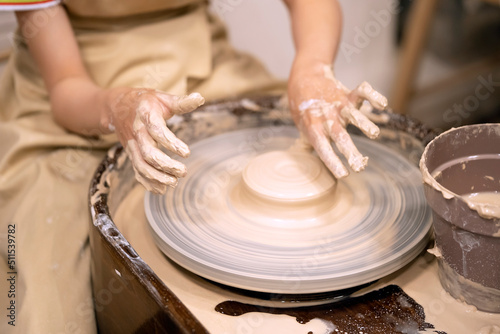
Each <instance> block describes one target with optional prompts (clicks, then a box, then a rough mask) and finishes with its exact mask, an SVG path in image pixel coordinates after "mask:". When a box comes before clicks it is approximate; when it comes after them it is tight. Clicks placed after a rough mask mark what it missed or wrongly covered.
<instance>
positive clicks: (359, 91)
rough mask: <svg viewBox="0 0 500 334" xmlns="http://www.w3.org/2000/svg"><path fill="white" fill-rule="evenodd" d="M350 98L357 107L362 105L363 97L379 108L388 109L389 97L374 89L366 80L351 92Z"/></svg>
mask: <svg viewBox="0 0 500 334" xmlns="http://www.w3.org/2000/svg"><path fill="white" fill-rule="evenodd" d="M349 99H350V100H351V102H353V103H354V104H355V105H356V108H359V107H360V106H361V102H362V101H363V99H365V100H367V101H368V102H370V104H371V105H372V106H374V107H375V108H377V109H382V110H383V109H386V108H387V104H388V103H387V98H386V97H385V96H383V95H382V94H380V93H379V92H377V91H376V90H375V89H373V87H372V86H371V85H370V84H369V83H368V82H366V81H364V82H363V83H361V84H360V85H359V86H358V87H356V88H355V89H354V90H352V91H351V92H350V93H349Z"/></svg>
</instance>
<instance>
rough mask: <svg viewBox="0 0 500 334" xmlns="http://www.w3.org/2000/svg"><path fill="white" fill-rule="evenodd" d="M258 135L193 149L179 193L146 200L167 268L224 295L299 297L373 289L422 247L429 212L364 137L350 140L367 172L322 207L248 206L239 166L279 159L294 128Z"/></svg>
mask: <svg viewBox="0 0 500 334" xmlns="http://www.w3.org/2000/svg"><path fill="white" fill-rule="evenodd" d="M265 129H266V128H254V129H246V130H238V131H234V132H229V133H224V134H221V135H217V136H214V137H211V138H208V139H205V140H202V141H200V142H198V143H195V144H193V145H191V156H190V157H189V158H188V159H186V160H185V163H186V165H187V168H188V176H187V177H186V178H185V179H183V180H181V181H180V182H179V185H178V186H177V188H176V189H169V190H168V191H167V193H166V194H165V195H163V196H159V195H154V194H152V193H147V194H146V196H145V210H146V215H147V218H148V221H149V225H150V227H151V231H152V233H153V236H154V237H155V240H156V243H157V245H158V247H159V248H160V249H161V250H162V251H163V252H164V253H165V254H166V255H167V256H168V257H169V258H170V259H172V260H173V261H175V262H177V263H178V264H179V265H181V266H182V267H184V268H186V269H188V270H190V271H192V272H193V273H195V274H198V275H200V276H202V277H205V278H208V279H211V280H213V281H216V282H219V283H222V284H226V285H229V286H233V287H237V288H242V289H248V290H253V291H261V292H271V293H293V294H299V293H319V292H327V291H333V290H339V289H345V288H350V287H354V286H358V285H361V284H364V283H368V282H371V281H373V280H376V279H379V278H381V277H383V276H386V275H388V274H390V273H392V272H394V271H396V270H398V269H400V268H401V267H403V266H404V265H405V264H407V263H408V262H410V261H411V260H412V259H414V258H415V257H416V256H417V255H418V254H419V253H420V252H421V251H422V250H423V249H424V248H425V246H426V244H427V236H428V233H429V229H430V226H431V213H430V209H429V208H428V207H427V204H426V201H425V198H424V194H423V190H422V182H421V175H420V171H419V170H418V168H417V167H416V166H414V165H412V164H411V163H410V162H409V161H408V160H406V159H405V158H404V157H402V156H400V155H398V154H397V153H396V152H395V151H393V150H391V149H388V148H386V147H385V146H383V145H381V144H379V143H377V142H374V141H370V140H368V139H366V138H363V137H359V136H355V135H353V136H352V137H353V141H354V143H355V144H356V146H357V147H358V149H359V150H360V152H361V153H362V154H363V155H367V156H369V157H370V161H369V163H368V167H367V168H366V170H365V171H363V172H361V173H359V174H354V173H353V174H351V175H350V176H349V177H347V178H344V179H341V180H339V181H338V182H337V184H336V189H335V186H331V185H330V186H329V187H330V188H328V187H326V188H328V189H326V190H325V189H323V190H320V192H321V194H320V195H321V196H322V197H321V199H319V200H316V201H314V200H312V202H311V201H306V202H301V203H297V202H293V198H292V201H291V202H290V201H289V199H288V200H287V199H286V198H285V201H275V202H273V203H269V202H265V203H264V202H260V200H259V199H255V196H253V195H252V194H250V193H251V191H250V192H249V191H248V189H247V188H248V187H247V188H245V187H244V186H242V184H243V183H244V180H243V174H244V173H249V172H248V170H247V169H245V167H246V166H247V165H248V164H249V162H250V161H252V159H254V158H255V157H257V156H259V155H261V154H264V153H266V152H270V151H275V150H287V149H288V148H289V147H290V146H291V145H292V144H293V143H294V141H295V140H296V139H297V138H298V132H297V130H296V129H295V128H294V127H281V128H279V129H274V131H271V130H269V129H267V130H269V131H265ZM320 172H321V171H320ZM320 172H317V173H316V172H314V173H312V174H311V175H313V174H314V175H319V174H321V173H320ZM257 173H258V172H257ZM318 173H319V174H318ZM314 177H316V176H314ZM325 182H326V183H328V182H329V181H328V180H327V181H321V184H325ZM250 188H251V187H250ZM257 188H258V186H254V187H253V189H254V190H255V189H257ZM329 189H330V190H329ZM268 190H269V189H267V190H264V191H268ZM318 196H319V195H318ZM316 197H317V196H316ZM316 197H315V196H312V197H311V198H316ZM263 203H264V204H263ZM266 203H267V204H266Z"/></svg>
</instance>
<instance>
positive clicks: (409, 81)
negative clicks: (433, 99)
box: [389, 0, 438, 114]
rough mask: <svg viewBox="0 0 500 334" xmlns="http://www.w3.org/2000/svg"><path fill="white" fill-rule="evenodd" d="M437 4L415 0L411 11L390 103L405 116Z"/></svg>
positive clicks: (430, 0) (434, 0)
mask: <svg viewBox="0 0 500 334" xmlns="http://www.w3.org/2000/svg"><path fill="white" fill-rule="evenodd" d="M437 3H438V1H437V0H415V1H414V2H413V5H412V8H411V9H410V14H409V19H408V24H407V26H406V28H405V32H404V36H403V42H402V46H401V51H400V52H401V54H400V56H399V61H398V67H397V71H396V77H395V80H394V86H393V90H392V96H391V100H390V102H389V103H390V105H391V107H392V109H393V110H394V111H395V112H397V113H401V114H405V113H406V112H407V108H408V104H409V101H410V98H411V93H412V90H413V84H414V82H415V76H416V73H417V70H418V66H419V62H420V58H421V56H422V53H423V51H424V48H425V46H426V42H427V36H428V33H429V30H430V27H431V24H432V19H433V18H434V14H435V12H436V9H437Z"/></svg>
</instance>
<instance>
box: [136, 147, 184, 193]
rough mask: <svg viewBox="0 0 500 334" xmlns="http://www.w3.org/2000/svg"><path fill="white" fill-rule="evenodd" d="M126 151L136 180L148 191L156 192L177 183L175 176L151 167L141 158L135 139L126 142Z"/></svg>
mask: <svg viewBox="0 0 500 334" xmlns="http://www.w3.org/2000/svg"><path fill="white" fill-rule="evenodd" d="M126 152H127V155H128V156H129V158H130V160H131V161H132V166H133V168H134V171H135V174H136V178H137V180H138V181H139V182H141V184H143V185H144V186H145V187H146V189H148V190H149V191H153V192H158V191H161V190H162V189H164V188H165V187H166V186H170V187H175V186H176V185H177V178H176V177H174V176H172V175H169V174H166V173H163V172H161V171H159V170H157V169H155V168H153V167H152V166H151V165H149V164H148V163H147V162H146V161H145V160H144V159H143V157H142V154H141V151H140V148H139V145H138V143H137V142H136V141H135V140H129V141H128V142H127V148H126Z"/></svg>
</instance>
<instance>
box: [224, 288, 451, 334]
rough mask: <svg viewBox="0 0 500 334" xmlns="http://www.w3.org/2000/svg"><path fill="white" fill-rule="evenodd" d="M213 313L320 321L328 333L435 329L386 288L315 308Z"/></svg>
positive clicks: (246, 307)
mask: <svg viewBox="0 0 500 334" xmlns="http://www.w3.org/2000/svg"><path fill="white" fill-rule="evenodd" d="M215 310H216V311H217V312H219V313H222V314H226V315H229V316H240V315H243V314H245V313H250V312H262V313H270V314H280V315H283V314H284V315H289V316H291V317H294V318H295V319H296V320H297V322H298V323H300V324H306V323H308V322H310V321H311V320H313V319H321V320H323V321H326V322H329V323H331V328H332V331H331V332H330V333H370V334H372V333H373V334H377V333H381V334H382V333H383V334H391V333H417V332H418V331H423V330H426V329H434V328H435V327H434V325H432V324H430V323H428V322H426V321H425V312H424V309H423V307H422V306H421V305H420V304H418V303H417V302H416V301H415V300H413V299H412V298H411V297H410V296H408V295H407V294H406V293H405V292H404V291H403V290H402V289H401V288H400V287H399V286H397V285H389V286H386V287H384V288H382V289H380V290H376V291H373V292H370V293H367V294H365V295H363V296H360V297H355V298H351V299H348V300H345V301H341V302H336V303H329V304H324V305H317V306H308V307H287V308H273V307H263V306H257V305H251V304H245V303H240V302H237V301H225V302H222V303H220V304H218V305H217V306H216V307H215ZM435 332H436V333H444V332H442V331H435ZM309 333H310V332H309Z"/></svg>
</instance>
